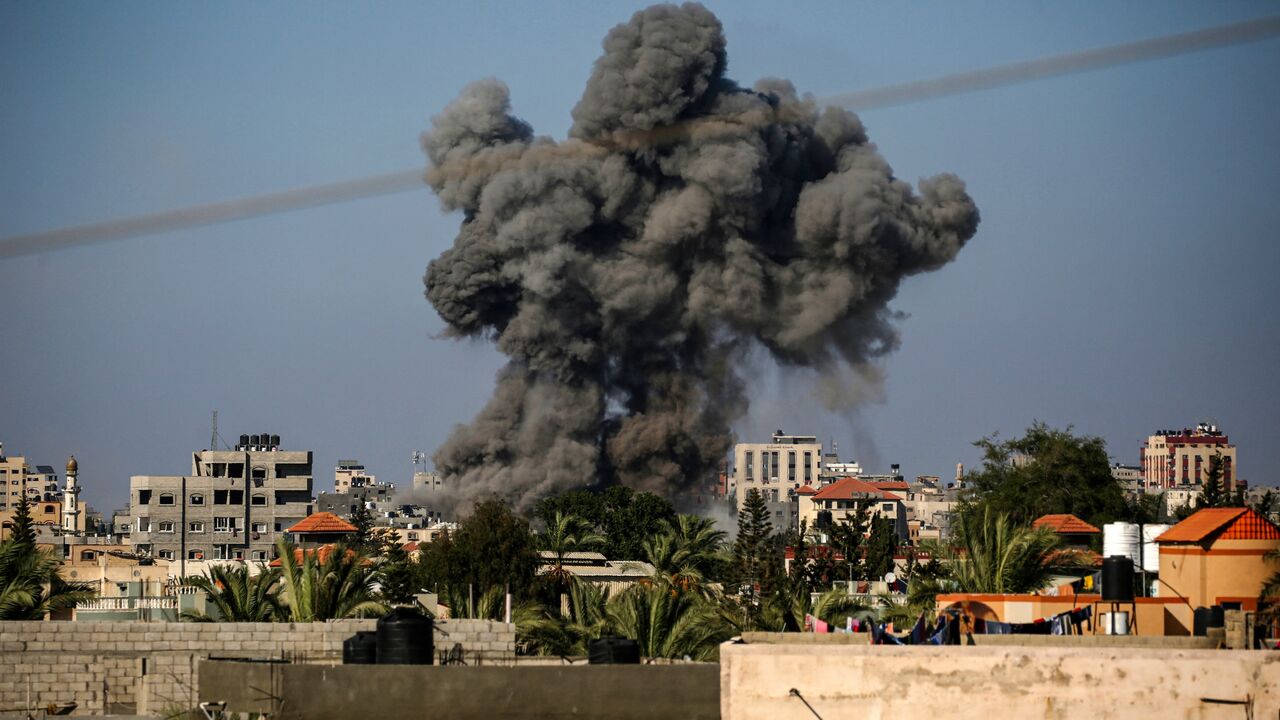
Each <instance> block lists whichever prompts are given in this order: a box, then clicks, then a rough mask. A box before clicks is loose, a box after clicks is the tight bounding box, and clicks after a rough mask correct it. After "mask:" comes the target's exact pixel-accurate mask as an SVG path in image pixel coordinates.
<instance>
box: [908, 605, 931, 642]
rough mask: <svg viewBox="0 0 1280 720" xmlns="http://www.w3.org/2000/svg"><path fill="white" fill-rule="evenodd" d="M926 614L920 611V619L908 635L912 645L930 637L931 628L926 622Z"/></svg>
mask: <svg viewBox="0 0 1280 720" xmlns="http://www.w3.org/2000/svg"><path fill="white" fill-rule="evenodd" d="M924 616H925V614H924V613H920V619H919V620H917V621H916V624H915V627H913V628H911V634H910V635H909V636H908V637H909V638H910V639H911V644H912V645H921V644H923V643H924V641H925V639H926V638H927V637H928V632H929V628H928V626H927V625H925V624H924Z"/></svg>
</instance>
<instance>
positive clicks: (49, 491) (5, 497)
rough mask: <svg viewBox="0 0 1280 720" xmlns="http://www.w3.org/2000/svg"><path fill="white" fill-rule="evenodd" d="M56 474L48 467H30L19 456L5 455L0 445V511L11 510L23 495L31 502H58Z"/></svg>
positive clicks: (24, 459) (25, 460)
mask: <svg viewBox="0 0 1280 720" xmlns="http://www.w3.org/2000/svg"><path fill="white" fill-rule="evenodd" d="M59 493H60V490H59V489H58V474H57V473H56V472H54V470H53V468H52V467H51V466H49V465H35V466H32V465H30V464H28V463H27V459H26V458H25V457H23V456H21V455H5V454H4V444H3V443H0V510H6V509H8V510H12V509H14V508H16V507H17V506H18V502H19V501H20V500H21V499H22V497H23V496H24V495H25V496H26V498H27V499H28V500H30V501H31V502H33V503H35V502H49V501H55V500H58V495H59Z"/></svg>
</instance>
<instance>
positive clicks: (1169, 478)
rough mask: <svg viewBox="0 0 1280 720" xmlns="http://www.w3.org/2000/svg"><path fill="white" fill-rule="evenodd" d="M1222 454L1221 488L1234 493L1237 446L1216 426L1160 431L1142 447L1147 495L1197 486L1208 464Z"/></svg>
mask: <svg viewBox="0 0 1280 720" xmlns="http://www.w3.org/2000/svg"><path fill="white" fill-rule="evenodd" d="M1218 453H1221V454H1222V485H1223V487H1224V488H1226V489H1227V490H1235V487H1236V483H1237V478H1238V471H1237V469H1236V468H1237V464H1236V446H1235V445H1232V444H1231V440H1230V438H1228V437H1227V436H1226V435H1225V434H1224V433H1223V432H1222V431H1221V430H1219V429H1218V426H1217V425H1210V424H1208V423H1200V424H1199V425H1197V426H1196V427H1195V428H1194V429H1192V428H1183V429H1182V430H1160V431H1158V432H1156V433H1155V434H1154V435H1152V436H1150V437H1148V438H1147V441H1146V442H1144V443H1143V444H1142V467H1141V470H1142V477H1143V481H1144V483H1145V484H1146V489H1147V491H1148V492H1153V491H1155V492H1158V491H1160V490H1163V489H1168V488H1176V487H1185V486H1188V485H1200V484H1202V483H1203V482H1204V481H1205V480H1206V479H1207V478H1208V474H1209V462H1210V459H1211V458H1213V457H1214V456H1215V455H1217V454H1218Z"/></svg>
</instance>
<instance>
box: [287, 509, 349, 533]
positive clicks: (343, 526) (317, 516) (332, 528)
mask: <svg viewBox="0 0 1280 720" xmlns="http://www.w3.org/2000/svg"><path fill="white" fill-rule="evenodd" d="M289 532H291V533H353V532H356V526H355V525H352V524H351V523H349V522H347V521H346V520H343V519H342V518H340V517H338V516H337V515H334V514H333V513H331V512H318V513H314V514H311V515H308V516H307V517H305V518H303V520H302V521H301V522H299V523H298V524H297V525H294V526H293V527H291V528H289Z"/></svg>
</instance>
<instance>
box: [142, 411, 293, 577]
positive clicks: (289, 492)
mask: <svg viewBox="0 0 1280 720" xmlns="http://www.w3.org/2000/svg"><path fill="white" fill-rule="evenodd" d="M240 440H241V444H238V445H236V447H235V449H234V450H201V451H197V452H194V453H192V455H191V474H190V475H184V476H156V475H135V476H134V477H132V478H129V501H130V509H129V516H130V525H131V528H130V530H131V532H130V541H131V542H132V544H133V546H134V548H135V549H136V550H137V551H138V552H140V553H143V554H147V555H151V556H152V557H157V558H162V559H165V560H172V561H174V563H173V567H174V569H175V570H176V571H177V572H178V573H179V574H180V575H186V574H187V572H186V562H187V561H200V560H267V559H269V558H270V557H271V556H272V553H271V549H272V546H273V545H274V544H275V541H276V539H277V538H280V537H282V536H283V535H284V533H285V532H286V531H287V530H288V529H289V528H291V527H293V526H294V525H296V524H297V523H298V522H300V521H301V520H302V519H303V518H305V517H307V516H308V515H310V514H311V512H312V503H311V480H312V476H311V452H310V451H309V450H281V449H280V437H279V436H278V435H254V436H248V435H241V436H240Z"/></svg>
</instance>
